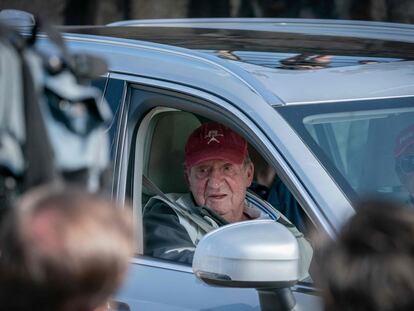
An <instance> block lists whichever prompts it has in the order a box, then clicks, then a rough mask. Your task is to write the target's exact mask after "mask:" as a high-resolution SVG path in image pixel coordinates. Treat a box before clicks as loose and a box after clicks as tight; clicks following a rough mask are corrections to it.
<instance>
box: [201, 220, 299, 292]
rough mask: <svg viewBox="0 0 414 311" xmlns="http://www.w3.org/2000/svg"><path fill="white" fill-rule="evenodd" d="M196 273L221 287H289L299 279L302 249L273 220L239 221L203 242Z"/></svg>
mask: <svg viewBox="0 0 414 311" xmlns="http://www.w3.org/2000/svg"><path fill="white" fill-rule="evenodd" d="M193 271H194V273H195V275H196V276H197V277H198V278H200V279H201V280H203V281H204V282H206V283H208V284H212V285H217V286H226V287H250V288H286V287H290V286H292V285H294V284H295V283H296V282H297V281H298V279H299V247H298V243H297V241H296V238H295V237H294V236H293V235H292V234H291V233H290V232H289V230H288V229H286V228H285V227H284V226H283V225H281V224H279V223H277V222H275V221H273V220H251V221H246V222H239V223H235V224H231V225H227V226H224V227H221V228H219V229H217V230H215V231H212V232H210V233H209V234H207V235H206V236H205V237H204V238H203V239H201V241H200V242H199V244H198V245H197V248H196V251H195V254H194V260H193Z"/></svg>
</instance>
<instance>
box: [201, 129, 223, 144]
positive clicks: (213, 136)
mask: <svg viewBox="0 0 414 311" xmlns="http://www.w3.org/2000/svg"><path fill="white" fill-rule="evenodd" d="M221 136H224V135H223V134H219V132H218V131H217V130H213V131H208V134H207V135H206V136H205V137H204V138H208V139H209V141H208V142H207V145H209V144H210V143H211V142H213V141H214V142H216V143H218V144H219V143H220V141H219V140H218V139H217V137H221Z"/></svg>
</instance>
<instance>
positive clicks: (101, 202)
mask: <svg viewBox="0 0 414 311" xmlns="http://www.w3.org/2000/svg"><path fill="white" fill-rule="evenodd" d="M125 212H126V213H125ZM5 220H6V221H5V222H4V224H3V226H2V228H1V230H0V250H1V255H0V310H45V311H47V310H53V311H66V310H68V311H69V310H71V311H72V310H77V311H83V310H85V311H90V310H93V309H95V308H98V307H100V306H101V305H102V304H105V303H106V301H107V300H108V299H109V298H110V296H111V295H112V294H113V292H114V291H115V290H116V289H117V287H118V286H119V285H120V283H121V281H122V279H123V276H124V274H125V272H126V269H127V266H128V258H129V256H130V254H131V252H132V247H133V242H132V240H133V228H132V222H131V217H129V213H128V211H127V210H125V209H120V208H116V206H115V204H114V203H113V202H112V201H110V200H108V199H107V198H104V197H100V196H97V195H91V194H86V193H81V192H78V191H57V190H56V191H49V190H47V189H44V188H43V189H37V190H34V191H32V192H30V193H28V194H26V195H25V196H24V197H23V198H22V199H21V200H20V202H19V203H18V204H17V206H15V207H14V208H13V209H12V210H11V212H10V214H9V215H7V218H6V219H5Z"/></svg>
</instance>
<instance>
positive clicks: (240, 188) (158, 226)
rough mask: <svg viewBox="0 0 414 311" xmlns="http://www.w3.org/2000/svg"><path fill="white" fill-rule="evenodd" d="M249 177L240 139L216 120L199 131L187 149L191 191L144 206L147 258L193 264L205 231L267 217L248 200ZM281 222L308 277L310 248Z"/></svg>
mask: <svg viewBox="0 0 414 311" xmlns="http://www.w3.org/2000/svg"><path fill="white" fill-rule="evenodd" d="M253 173H254V167H253V163H252V162H251V160H250V158H249V154H248V151H247V142H246V140H245V139H244V138H242V137H241V136H240V135H239V134H237V133H235V132H234V131H232V130H231V129H230V128H228V127H225V126H224V125H221V124H219V123H215V122H209V123H205V124H203V125H202V126H200V127H199V128H197V129H196V130H195V131H194V132H193V133H192V134H191V135H190V137H189V138H188V140H187V144H186V146H185V175H186V178H187V181H188V184H189V189H190V192H191V193H186V194H168V195H167V196H168V199H166V198H162V197H159V196H156V197H153V198H151V199H150V200H149V202H148V203H147V205H146V206H145V208H144V226H145V235H144V240H145V254H147V255H151V256H154V257H158V258H164V259H170V260H175V261H178V262H183V263H189V264H191V263H192V260H193V255H194V250H195V246H196V245H197V243H198V241H199V240H200V239H201V238H202V237H203V236H204V235H205V234H206V233H207V232H208V231H210V230H213V229H215V228H218V227H219V226H221V225H223V224H228V223H235V222H239V221H244V220H250V219H267V218H269V216H268V215H267V214H265V213H263V212H262V211H261V210H259V209H258V208H256V207H255V206H253V205H252V204H250V203H249V202H248V201H247V200H246V192H247V188H248V187H249V186H250V184H251V183H252V180H253ZM176 205H179V208H181V209H184V210H186V212H188V214H187V213H185V214H183V213H181V212H180V211H179V210H178V208H177V207H176ZM205 207H207V208H205ZM211 211H212V212H211ZM280 221H281V222H282V223H284V224H285V225H286V226H287V227H288V228H289V229H290V230H291V231H292V232H293V233H294V234H295V236H296V237H297V239H298V242H299V246H300V249H301V252H302V254H303V263H302V265H301V269H302V270H301V271H302V272H303V275H306V274H307V269H308V266H309V262H310V258H311V255H312V249H311V247H310V245H309V244H308V242H307V241H306V240H305V239H304V237H303V235H302V234H301V233H300V232H299V231H298V230H297V229H296V228H295V227H294V226H293V225H292V224H291V223H290V222H289V221H288V220H287V219H286V218H284V217H283V216H281V219H280Z"/></svg>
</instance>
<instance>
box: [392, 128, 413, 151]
mask: <svg viewBox="0 0 414 311" xmlns="http://www.w3.org/2000/svg"><path fill="white" fill-rule="evenodd" d="M412 144H414V125H412V126H409V127H407V128H406V129H404V130H402V131H401V132H400V134H399V135H398V137H397V141H396V142H395V149H394V156H395V157H396V158H397V157H399V156H400V155H401V154H403V153H404V151H405V149H407V148H408V147H409V146H411V145H412Z"/></svg>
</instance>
